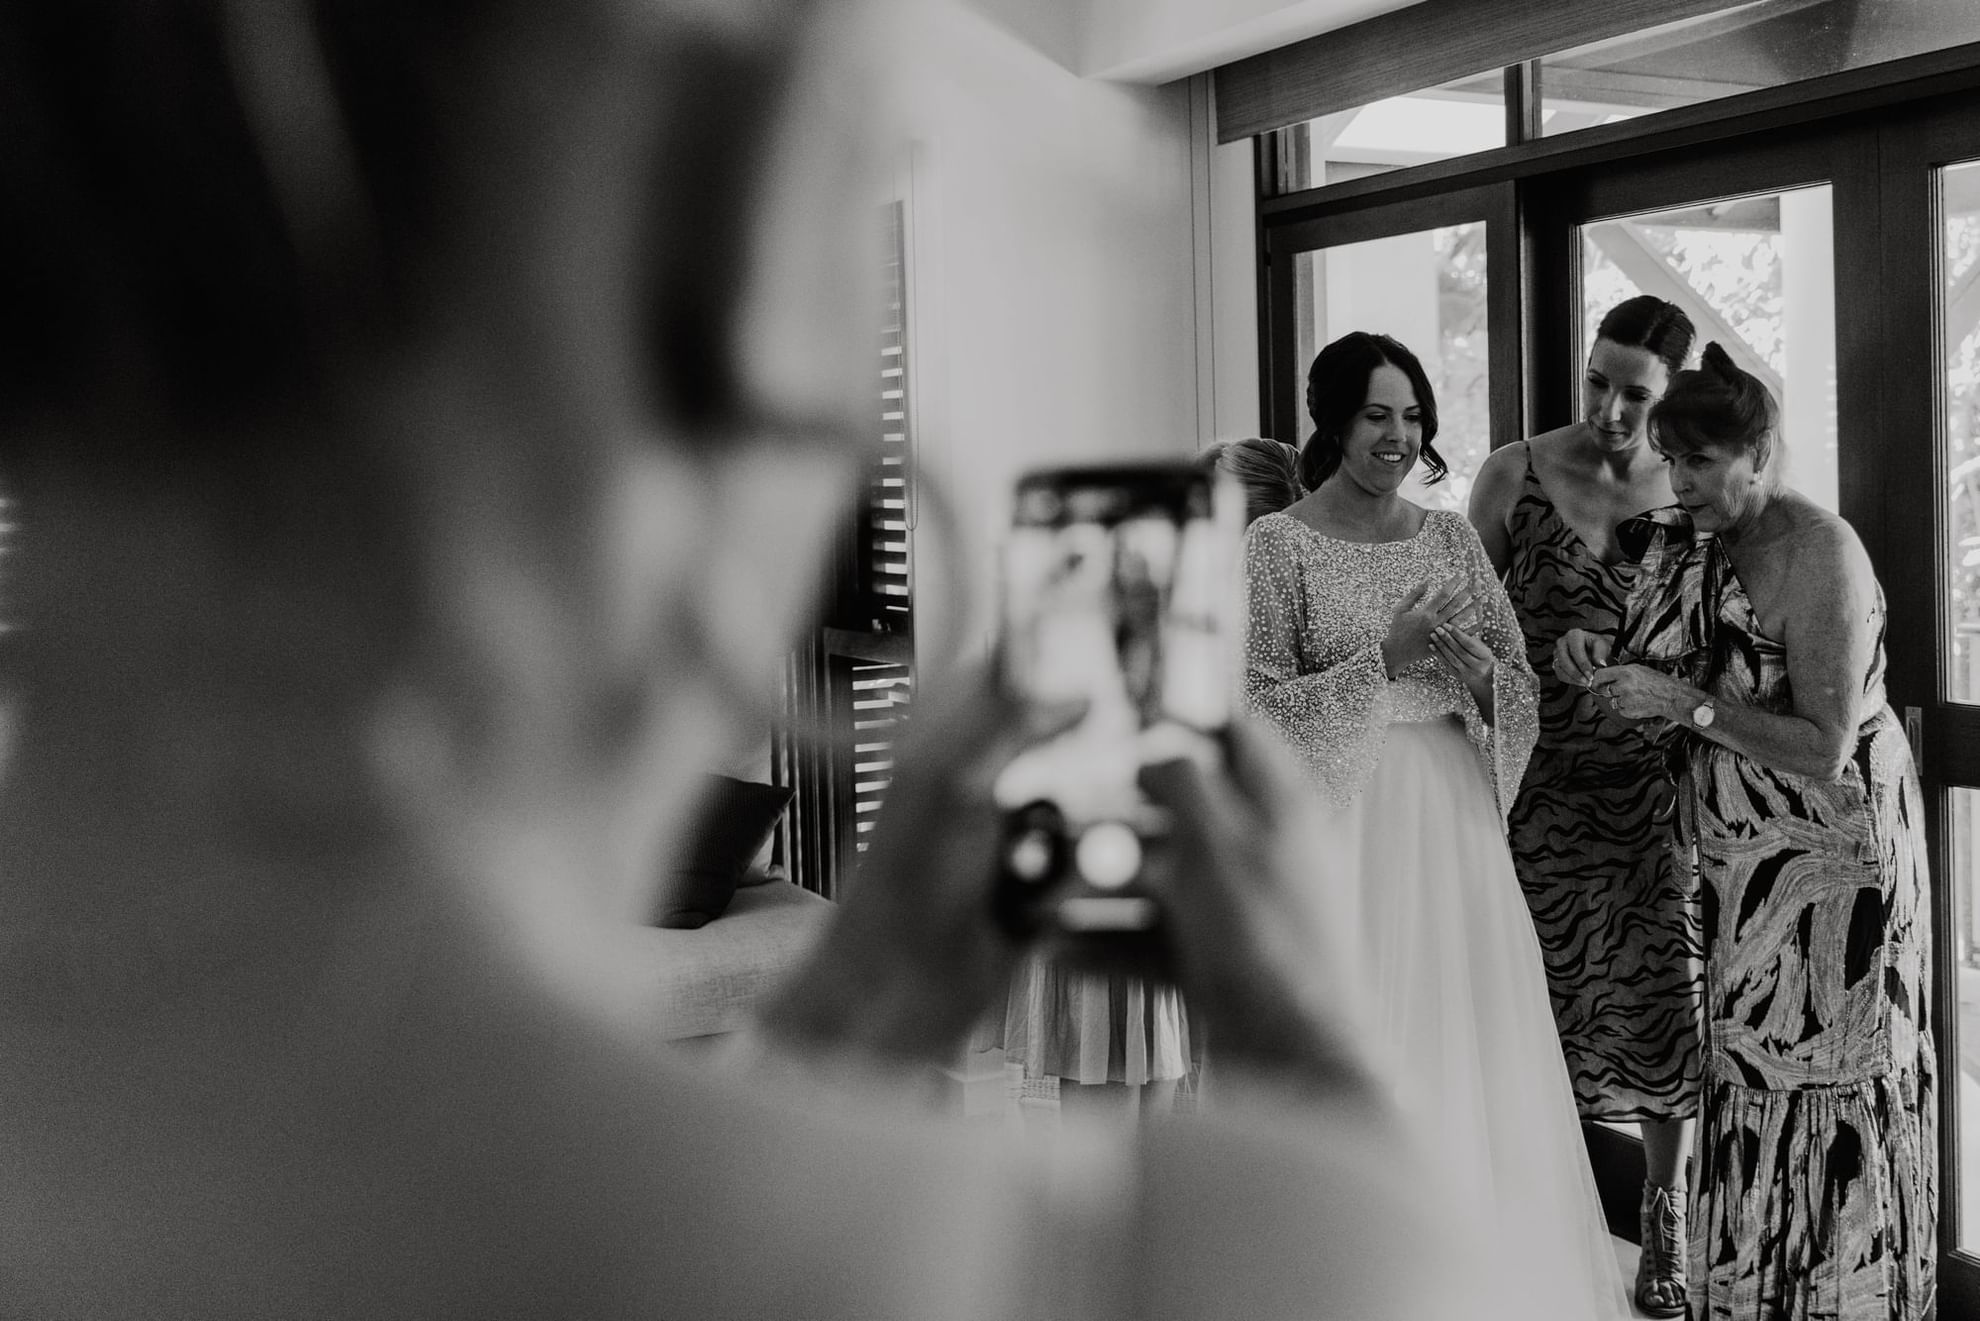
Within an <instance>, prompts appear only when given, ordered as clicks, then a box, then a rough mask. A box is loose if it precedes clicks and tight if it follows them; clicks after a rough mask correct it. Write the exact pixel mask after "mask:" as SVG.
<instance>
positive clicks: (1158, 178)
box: [895, 0, 1200, 665]
mask: <svg viewBox="0 0 1980 1321" xmlns="http://www.w3.org/2000/svg"><path fill="white" fill-rule="evenodd" d="M895 13H896V14H897V15H898V20H897V26H896V31H895V35H896V38H897V39H898V42H899V47H898V51H899V55H898V57H899V60H900V64H899V66H898V67H899V69H900V76H901V84H900V86H898V87H897V88H896V91H895V98H896V100H897V101H898V103H899V105H898V112H897V113H898V115H899V118H900V120H901V122H902V128H903V130H904V136H905V137H907V138H909V139H912V141H913V143H914V146H915V150H914V154H913V160H914V164H913V166H912V168H911V169H910V170H909V171H908V174H909V175H910V188H909V190H910V191H911V193H912V197H911V201H910V210H911V221H912V224H913V225H914V242H915V251H914V254H913V256H912V258H911V263H910V272H909V278H910V280H911V282H912V289H911V295H910V298H911V302H910V316H911V318H913V320H914V323H915V324H914V325H913V327H912V330H911V333H912V335H913V340H912V342H911V351H912V352H913V354H914V361H913V362H912V364H911V368H910V370H911V373H912V375H911V378H910V385H911V388H913V389H914V390H915V391H916V393H917V398H918V408H917V422H918V424H919V425H918V435H919V447H920V448H919V456H920V463H921V472H922V474H923V479H924V483H923V484H924V487H925V486H926V485H927V484H929V483H933V484H935V485H936V486H937V487H938V489H939V490H940V491H941V492H943V493H945V494H946V497H947V500H946V503H948V504H949V505H950V506H951V507H952V510H953V514H954V520H953V521H954V528H953V531H949V530H945V529H943V528H942V527H941V524H942V522H943V520H942V518H941V517H940V516H939V513H938V508H939V502H938V501H935V500H925V501H924V503H923V506H922V510H921V515H920V518H919V524H918V527H917V530H916V536H915V543H914V544H915V555H916V573H917V593H916V605H917V612H918V616H919V618H918V628H917V631H918V633H919V634H920V637H921V641H920V646H921V649H922V652H923V656H924V664H927V663H929V662H931V661H932V662H935V663H936V664H937V665H939V663H940V659H939V654H940V651H941V648H942V645H943V637H944V634H945V633H946V632H947V631H948V630H950V629H954V630H955V635H956V636H958V637H960V639H961V641H962V645H963V646H964V647H965V649H966V650H967V651H970V652H974V651H976V650H978V649H979V648H980V647H981V646H982V644H983V643H984V642H985V641H986V640H987V638H988V637H989V636H990V633H991V629H992V624H993V615H992V595H991V594H992V589H993V586H994V582H995V574H994V559H993V554H992V552H993V548H994V546H995V544H996V542H997V539H998V536H999V532H1000V528H1001V525H1002V522H1003V519H1004V518H1005V517H1006V493H1007V491H1008V490H1009V487H1010V484H1011V480H1012V478H1013V477H1015V476H1016V475H1017V473H1019V472H1020V471H1022V470H1023V469H1025V468H1028V467H1033V466H1037V465H1042V464H1049V463H1058V462H1065V461H1070V460H1077V459H1087V458H1104V457H1124V456H1130V455H1175V456H1181V455H1187V454H1190V453H1192V452H1194V451H1195V449H1196V448H1197V446H1198V443H1199V439H1200V416H1199V398H1198V396H1199V391H1200V386H1199V381H1198V376H1197V370H1196V359H1197V343H1198V335H1197V327H1196V318H1197V281H1196V275H1195V269H1194V260H1193V258H1194V239H1193V232H1192V217H1193V210H1192V183H1191V159H1192V146H1191V142H1192V139H1191V132H1190V129H1191V118H1190V98H1189V89H1188V87H1187V86H1184V85H1180V84H1178V85H1175V86H1172V87H1166V88H1143V87H1124V86H1119V85H1114V84H1108V83H1103V82H1097V81H1091V80H1084V79H1081V78H1080V77H1078V76H1077V75H1076V74H1074V73H1072V72H1071V71H1070V70H1069V69H1068V68H1066V67H1065V65H1064V64H1063V63H1061V62H1060V61H1059V59H1058V58H1056V57H1055V54H1054V53H1050V52H1047V51H1042V50H1040V49H1038V48H1037V47H1036V46H1034V45H1032V44H1029V43H1028V42H1027V41H1026V40H1025V39H1024V35H1023V32H1022V31H1021V29H1022V28H1023V27H1024V26H1025V25H1024V24H1023V23H1019V22H1014V21H1011V17H1010V15H1009V14H1006V15H1003V16H1001V17H1002V19H1003V21H993V20H992V19H991V18H989V17H986V16H985V15H984V14H981V13H979V12H976V11H975V10H973V9H971V8H966V7H964V6H963V5H960V4H957V3H954V2H953V0H923V3H919V4H908V5H902V6H899V7H898V8H897V9H896V10H895ZM1025 13H1026V14H1029V13H1030V11H1029V10H1026V11H1025ZM1024 16H1025V15H1024V14H1020V15H1019V17H1024ZM1032 17H1036V15H1032ZM1049 32H1050V29H1049V28H1048V29H1047V35H1048V36H1049ZM1041 44H1049V42H1045V43H1041ZM1063 54H1064V52H1063V51H1060V52H1057V55H1063ZM951 545H953V546H955V547H957V548H959V549H960V551H961V558H960V559H959V560H958V559H957V558H956V557H955V556H953V555H948V554H945V551H946V550H947V548H948V547H950V546H951ZM952 571H953V572H955V573H956V574H957V576H958V577H959V578H960V580H961V581H962V583H963V584H965V586H966V591H965V592H964V593H963V598H964V599H959V598H958V594H957V593H956V592H955V591H954V590H953V589H952V588H951V586H950V585H949V584H948V583H947V582H945V577H946V575H947V574H948V573H950V572H952Z"/></svg>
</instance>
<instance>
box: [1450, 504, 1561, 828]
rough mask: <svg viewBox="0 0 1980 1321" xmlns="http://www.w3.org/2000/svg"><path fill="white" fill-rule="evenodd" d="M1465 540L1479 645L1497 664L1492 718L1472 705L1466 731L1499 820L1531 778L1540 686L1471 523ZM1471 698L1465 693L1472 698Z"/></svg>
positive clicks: (1502, 588) (1462, 541)
mask: <svg viewBox="0 0 1980 1321" xmlns="http://www.w3.org/2000/svg"><path fill="white" fill-rule="evenodd" d="M1463 530H1464V533H1465V535H1464V536H1462V537H1458V538H1456V539H1457V540H1458V542H1459V544H1460V546H1461V548H1462V553H1463V556H1464V570H1465V573H1466V576H1467V577H1468V578H1469V579H1470V581H1471V599H1472V600H1473V601H1474V602H1476V603H1477V606H1478V628H1477V629H1476V633H1477V636H1478V640H1479V641H1481V642H1483V643H1484V644H1485V645H1486V646H1487V647H1489V648H1491V650H1492V657H1493V659H1494V660H1495V661H1496V662H1497V664H1496V665H1495V666H1494V667H1493V670H1492V714H1493V719H1492V721H1491V723H1490V724H1487V723H1486V721H1485V719H1484V717H1483V716H1482V715H1481V714H1480V713H1479V710H1478V706H1477V703H1475V702H1472V703H1469V704H1467V706H1466V707H1465V709H1464V710H1463V711H1462V712H1461V714H1462V715H1463V716H1464V732H1465V734H1466V735H1467V736H1468V737H1469V738H1470V739H1471V745H1472V746H1473V747H1474V748H1476V749H1478V755H1479V759H1480V760H1481V761H1482V762H1484V764H1485V771H1486V773H1487V774H1488V775H1489V776H1491V779H1492V791H1493V792H1494V793H1495V794H1497V795H1498V801H1499V818H1500V819H1501V820H1504V819H1505V817H1506V814H1507V813H1509V812H1511V811H1512V805H1513V799H1514V798H1516V797H1518V796H1519V782H1520V779H1521V777H1523V776H1524V775H1525V774H1526V763H1527V761H1528V759H1529V758H1531V757H1532V756H1533V746H1534V744H1535V743H1537V742H1539V739H1540V681H1539V679H1537V678H1536V677H1535V676H1534V673H1533V667H1532V665H1531V664H1530V663H1529V662H1528V660H1527V658H1526V638H1525V634H1524V633H1523V632H1522V631H1521V629H1520V626H1519V616H1518V615H1516V614H1514V613H1513V608H1512V601H1511V600H1510V599H1509V598H1508V597H1507V596H1506V589H1505V586H1504V584H1502V583H1501V582H1500V581H1499V575H1498V574H1496V573H1494V572H1493V571H1492V562H1491V561H1490V560H1489V559H1487V558H1486V557H1485V547H1484V545H1483V544H1482V543H1481V542H1480V541H1479V540H1478V534H1477V532H1476V531H1474V530H1473V529H1472V527H1471V525H1470V524H1469V523H1466V524H1465V525H1464V529H1463ZM1469 695H1470V694H1468V693H1467V694H1466V696H1467V697H1468V696H1469Z"/></svg>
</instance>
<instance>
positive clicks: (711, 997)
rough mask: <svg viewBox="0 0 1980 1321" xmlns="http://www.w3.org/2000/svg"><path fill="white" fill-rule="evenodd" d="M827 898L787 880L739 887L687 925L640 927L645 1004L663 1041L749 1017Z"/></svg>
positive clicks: (816, 922) (818, 921)
mask: <svg viewBox="0 0 1980 1321" xmlns="http://www.w3.org/2000/svg"><path fill="white" fill-rule="evenodd" d="M831 912H832V902H831V901H830V900H829V899H825V898H822V897H821V896H819V895H816V894H813V893H812V892H811V891H809V890H804V889H800V888H799V887H797V886H795V885H793V884H791V883H790V882H789V881H787V880H781V879H771V880H767V881H764V882H763V883H761V884H757V885H745V886H743V887H742V888H740V889H738V890H737V891H736V893H735V898H734V899H732V900H731V901H730V902H729V906H728V909H727V910H726V911H725V912H723V914H722V915H721V916H720V917H719V918H716V919H715V920H714V921H712V922H710V923H708V924H707V925H706V926H702V927H696V928H693V929H691V930H690V929H675V928H668V927H647V928H644V929H643V930H641V932H640V933H639V939H640V941H641V943H642V948H643V949H645V950H647V951H650V954H651V957H650V958H649V959H643V960H642V963H643V964H644V966H647V967H650V968H651V969H652V977H653V980H652V983H651V987H650V991H651V997H652V999H651V1009H652V1011H653V1016H654V1020H655V1021H656V1022H657V1023H658V1024H659V1031H660V1034H661V1036H662V1037H663V1038H664V1039H666V1040H668V1041H677V1042H683V1043H687V1044H689V1045H691V1046H694V1045H704V1046H705V1045H708V1044H711V1043H712V1041H713V1040H714V1039H718V1038H719V1037H720V1036H721V1035H722V1034H723V1033H727V1032H733V1031H735V1030H736V1029H737V1028H739V1027H741V1026H742V1025H743V1024H744V1023H745V1022H747V1021H748V1020H749V1017H750V1015H751V1013H752V1012H754V1010H755V1008H756V1006H757V1004H758V1003H759V1002H760V1001H761V1000H762V999H763V997H764V995H765V994H767V993H768V992H769V990H770V989H771V988H772V987H773V986H775V985H776V984H777V983H778V982H779V981H780V980H781V979H782V978H783V977H784V976H785V975H786V974H788V973H789V972H790V971H791V970H792V969H793V968H795V967H796V966H797V964H798V961H799V960H800V959H801V958H803V956H804V953H805V951H806V950H807V949H809V948H810V946H811V942H812V941H813V940H815V939H816V938H817V937H818V933H819V932H820V931H821V930H822V929H823V927H824V925H825V922H826V920H827V918H828V917H829V916H830V914H831Z"/></svg>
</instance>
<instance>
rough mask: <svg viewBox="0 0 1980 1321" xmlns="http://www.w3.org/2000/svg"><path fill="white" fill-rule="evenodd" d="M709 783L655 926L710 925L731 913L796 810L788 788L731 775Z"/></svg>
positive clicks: (659, 902) (659, 901) (665, 883)
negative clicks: (780, 824)
mask: <svg viewBox="0 0 1980 1321" xmlns="http://www.w3.org/2000/svg"><path fill="white" fill-rule="evenodd" d="M706 779H707V783H706V785H705V788H704V792H703V798H702V803H701V806H700V807H699V808H698V809H697V810H696V812H695V814H694V815H693V817H692V818H690V819H691V821H692V824H691V825H690V827H689V829H688V831H687V834H686V835H685V837H684V838H683V839H682V841H681V843H682V848H681V853H680V855H679V856H678V857H677V858H676V859H675V861H674V865H673V866H672V867H670V868H669V869H668V871H667V874H666V876H665V877H664V878H663V879H662V881H661V885H660V893H659V895H658V896H657V898H656V901H655V904H654V912H653V925H654V926H658V927H685V928H693V927H699V926H704V925H706V924H707V923H709V922H713V921H714V920H715V919H716V918H718V917H720V916H721V915H722V914H723V913H724V912H726V911H728V907H729V901H730V900H732V899H734V898H735V895H736V886H737V885H739V884H740V883H741V882H742V879H743V874H744V873H745V872H746V871H748V870H749V865H750V863H752V862H754V861H755V860H756V855H757V854H759V853H761V852H762V851H763V846H764V845H765V844H766V843H768V842H769V840H770V832H771V831H773V830H775V829H776V828H777V819H778V818H779V817H781V816H782V815H783V814H784V809H785V808H786V807H787V806H789V805H790V801H791V791H790V790H789V789H788V788H782V787H779V786H777V785H773V784H754V783H752V782H750V781H748V780H738V779H734V778H732V777H730V776H727V775H710V776H708V777H706Z"/></svg>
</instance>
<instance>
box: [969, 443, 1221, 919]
mask: <svg viewBox="0 0 1980 1321" xmlns="http://www.w3.org/2000/svg"><path fill="white" fill-rule="evenodd" d="M1243 506H1244V500H1243V495H1242V493H1241V491H1240V490H1239V489H1238V487H1237V484H1236V483H1235V482H1233V481H1232V480H1231V479H1229V478H1227V477H1224V476H1222V475H1221V474H1217V473H1215V472H1211V471H1207V470H1205V469H1204V468H1202V467H1199V466H1198V465H1196V464H1192V463H1189V462H1186V461H1175V462H1152V463H1133V464H1109V465H1095V466H1087V467H1065V468H1050V469H1043V470H1040V471H1036V472H1031V473H1027V474H1025V475H1024V476H1023V477H1021V478H1019V479H1018V482H1017V487H1016V489H1015V491H1014V492H1013V494H1012V506H1011V511H1012V512H1011V527H1010V533H1009V536H1008V538H1007V540H1006V541H1005V544H1004V553H1003V560H1002V585H1001V613H1002V621H1001V625H1002V639H1001V643H1002V645H1001V648H1000V656H1001V658H1002V681H1003V682H1004V684H1005V685H1006V687H1007V688H1008V690H1009V691H1010V692H1011V693H1012V694H1013V695H1014V696H1015V697H1016V698H1017V699H1018V700H1019V701H1020V702H1021V703H1023V704H1025V705H1026V706H1028V707H1029V708H1031V709H1032V712H1033V713H1035V715H1036V720H1035V721H1034V723H1035V724H1037V725H1040V726H1049V725H1051V724H1052V723H1054V721H1053V716H1054V713H1061V714H1062V713H1065V712H1069V711H1078V712H1079V713H1080V714H1079V715H1078V717H1077V719H1076V720H1074V722H1073V723H1072V724H1070V725H1069V726H1065V727H1063V728H1059V729H1057V730H1056V732H1054V733H1052V734H1050V735H1049V736H1047V737H1044V738H1041V739H1040V741H1038V742H1036V743H1034V744H1032V745H1030V746H1028V747H1026V748H1025V749H1024V750H1023V751H1021V752H1020V753H1019V754H1018V755H1017V757H1015V758H1014V759H1013V760H1012V761H1011V763H1010V764H1009V765H1008V766H1006V767H1005V768H1004V770H1003V772H1002V774H1000V775H999V777H998V779H997V782H996V789H995V793H996V799H997V803H998V806H999V808H1000V809H1001V810H1002V812H1003V814H1004V822H1005V829H1004V832H1003V837H1002V843H1001V847H1002V849H1003V857H1002V858H1001V859H1000V862H1001V866H1000V869H999V874H1000V880H999V883H998V890H997V897H996V908H997V911H998V917H999V920H1000V921H1001V922H1002V923H1003V924H1004V925H1005V927H1006V928H1007V929H1009V930H1011V931H1012V932H1013V934H1017V935H1021V936H1028V935H1034V934H1036V933H1037V932H1038V931H1040V930H1041V929H1043V928H1046V927H1052V928H1056V929H1057V930H1058V931H1060V932H1063V933H1066V934H1070V935H1074V936H1092V937H1100V938H1106V937H1137V936H1145V935H1148V934H1150V933H1152V932H1154V931H1155V930H1156V929H1157V928H1158V927H1159V926H1160V924H1161V921H1162V914H1161V911H1160V906H1159V904H1158V903H1157V902H1156V900H1155V899H1154V898H1153V896H1152V895H1151V894H1149V893H1148V892H1147V891H1146V890H1145V889H1144V888H1143V887H1142V886H1141V885H1140V884H1139V882H1140V881H1141V879H1142V876H1143V873H1144V869H1145V867H1146V866H1147V865H1148V863H1149V861H1150V859H1151V855H1152V853H1153V851H1154V850H1157V849H1159V848H1160V847H1161V846H1162V842H1161V838H1160V835H1161V829H1160V825H1159V814H1158V813H1154V812H1152V811H1151V810H1150V808H1149V805H1148V803H1147V802H1146V800H1145V799H1144V798H1143V797H1142V795H1141V792H1140V790H1139V789H1138V788H1137V786H1136V774H1137V772H1138V771H1139V769H1140V766H1141V763H1142V760H1143V757H1144V751H1145V749H1146V748H1147V747H1148V746H1149V744H1150V742H1151V740H1159V739H1161V738H1162V736H1163V735H1164V734H1168V733H1174V732H1176V731H1190V732H1193V733H1196V734H1201V735H1215V734H1217V733H1218V732H1219V731H1221V730H1222V729H1223V728H1224V726H1226V725H1227V724H1228V723H1229V721H1230V718H1231V708H1232V704H1233V702H1234V700H1235V682H1236V675H1237V648H1238V618H1239V615H1238V612H1239V609H1240V601H1241V597H1242V591H1241V587H1240V578H1239V555H1240V551H1241V546H1242V538H1243V524H1244V511H1243ZM1061 723H1062V722H1061Z"/></svg>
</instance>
